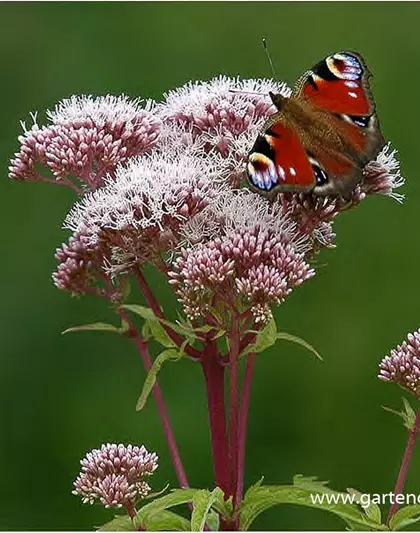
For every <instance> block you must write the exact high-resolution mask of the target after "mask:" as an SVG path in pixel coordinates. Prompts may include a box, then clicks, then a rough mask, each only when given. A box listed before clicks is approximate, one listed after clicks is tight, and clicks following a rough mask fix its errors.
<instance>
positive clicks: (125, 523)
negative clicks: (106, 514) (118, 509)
mask: <svg viewBox="0 0 420 533" xmlns="http://www.w3.org/2000/svg"><path fill="white" fill-rule="evenodd" d="M135 530H136V528H135V526H134V524H133V521H132V520H131V518H130V517H129V516H128V515H121V516H116V517H115V518H114V519H113V520H111V521H110V522H107V523H106V524H104V525H103V526H101V527H99V528H98V531H135Z"/></svg>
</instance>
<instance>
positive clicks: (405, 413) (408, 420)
mask: <svg viewBox="0 0 420 533" xmlns="http://www.w3.org/2000/svg"><path fill="white" fill-rule="evenodd" d="M402 401H403V404H404V408H403V409H402V410H401V411H396V410H395V409H391V407H387V406H386V405H382V406H381V407H382V409H384V410H385V411H388V413H392V414H393V415H397V416H399V417H400V418H402V420H403V423H404V426H405V427H406V428H407V429H408V430H411V429H412V428H413V426H414V423H415V419H416V413H415V411H414V410H413V408H412V407H411V405H410V403H409V402H408V400H406V399H405V398H403V399H402Z"/></svg>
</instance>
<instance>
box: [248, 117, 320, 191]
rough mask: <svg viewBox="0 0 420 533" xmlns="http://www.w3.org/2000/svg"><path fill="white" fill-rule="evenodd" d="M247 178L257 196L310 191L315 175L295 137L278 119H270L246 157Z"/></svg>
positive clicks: (286, 125) (297, 138)
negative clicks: (259, 193)
mask: <svg viewBox="0 0 420 533" xmlns="http://www.w3.org/2000/svg"><path fill="white" fill-rule="evenodd" d="M246 170H247V176H248V180H249V183H250V185H251V186H252V187H253V188H255V189H257V190H258V192H262V193H265V194H270V193H273V192H277V191H279V190H281V191H288V190H293V191H294V190H302V191H305V190H310V189H313V188H314V186H315V185H316V175H315V173H314V169H313V168H312V165H311V162H310V161H309V159H308V155H307V152H306V150H305V148H304V147H303V145H302V143H301V140H300V138H299V135H298V133H297V132H296V131H295V130H294V128H293V127H291V126H290V125H289V124H287V123H286V122H285V121H284V119H283V118H282V117H281V115H280V114H279V115H275V116H274V117H272V118H271V119H270V121H269V122H268V124H267V125H266V127H265V128H264V129H263V131H262V132H261V134H259V135H258V137H257V140H256V141H255V144H254V146H253V148H252V150H251V152H250V154H249V156H248V163H247V168H246Z"/></svg>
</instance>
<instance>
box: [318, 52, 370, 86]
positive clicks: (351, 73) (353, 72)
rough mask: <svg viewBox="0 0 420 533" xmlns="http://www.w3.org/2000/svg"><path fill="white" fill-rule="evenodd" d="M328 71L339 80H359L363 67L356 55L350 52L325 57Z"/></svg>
mask: <svg viewBox="0 0 420 533" xmlns="http://www.w3.org/2000/svg"><path fill="white" fill-rule="evenodd" d="M326 63H327V66H328V68H329V70H330V72H331V73H332V74H333V75H334V76H335V77H336V78H338V79H341V80H359V79H360V78H361V77H362V73H363V68H362V64H361V63H360V61H359V60H358V59H357V57H355V56H352V55H350V54H334V55H333V56H329V57H327V59H326Z"/></svg>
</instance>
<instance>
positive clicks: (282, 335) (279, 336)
mask: <svg viewBox="0 0 420 533" xmlns="http://www.w3.org/2000/svg"><path fill="white" fill-rule="evenodd" d="M277 339H278V340H285V341H290V342H294V343H295V344H299V345H300V346H303V347H304V348H306V349H307V350H309V351H310V352H312V353H313V354H314V355H315V357H317V358H318V359H319V360H320V361H322V357H321V356H320V355H319V353H318V352H317V351H316V350H315V348H314V347H313V346H312V344H309V342H306V341H305V340H303V339H301V338H300V337H296V336H295V335H291V334H290V333H285V332H283V331H282V332H280V333H277Z"/></svg>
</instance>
